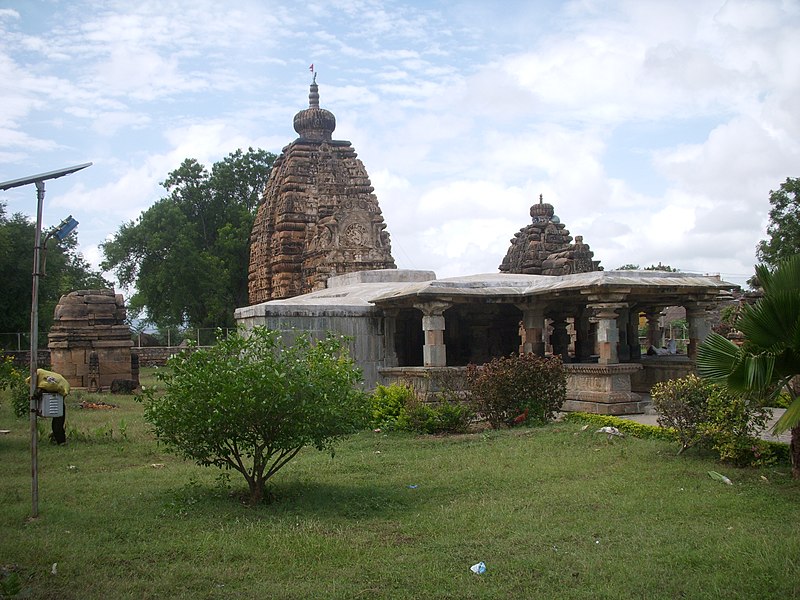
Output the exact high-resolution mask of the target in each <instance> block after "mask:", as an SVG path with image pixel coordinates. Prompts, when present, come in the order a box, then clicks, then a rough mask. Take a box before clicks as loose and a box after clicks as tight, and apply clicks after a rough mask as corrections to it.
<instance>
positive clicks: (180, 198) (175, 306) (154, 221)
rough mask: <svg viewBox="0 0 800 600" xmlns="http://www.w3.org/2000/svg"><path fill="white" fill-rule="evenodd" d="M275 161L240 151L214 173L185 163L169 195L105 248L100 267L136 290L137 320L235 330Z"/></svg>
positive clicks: (170, 181) (171, 179)
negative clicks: (253, 236)
mask: <svg viewBox="0 0 800 600" xmlns="http://www.w3.org/2000/svg"><path fill="white" fill-rule="evenodd" d="M274 160H275V155H274V154H272V153H270V152H266V151H264V150H253V149H252V148H249V149H248V151H247V152H243V151H241V150H237V151H236V152H233V153H231V154H229V155H228V156H227V157H225V158H224V159H223V160H222V161H220V162H217V163H214V165H213V166H212V167H211V172H210V173H209V172H208V171H207V170H206V168H205V167H204V166H203V165H201V164H200V163H199V162H197V160H195V159H191V158H189V159H186V160H184V161H183V163H182V164H181V166H180V167H179V168H178V169H176V170H175V171H172V172H171V173H170V174H169V175H168V176H167V178H166V180H165V181H164V182H163V183H162V186H163V187H164V188H165V189H166V190H167V191H168V192H169V195H168V196H167V197H165V198H162V199H161V200H159V201H158V202H156V203H155V204H154V205H153V206H151V207H150V208H149V209H147V210H146V211H144V212H143V213H142V214H141V215H140V216H139V218H138V219H137V220H136V222H133V221H129V222H127V223H124V224H123V225H122V226H121V227H120V228H119V230H118V231H117V233H116V234H115V235H114V237H113V238H112V239H111V240H110V241H108V242H106V243H105V244H103V245H102V250H103V254H104V260H103V263H102V267H103V268H104V269H107V270H113V271H114V273H115V275H116V277H117V279H118V280H119V282H120V284H121V285H123V286H126V287H135V290H136V291H135V293H134V294H133V296H132V297H131V298H130V300H129V302H130V309H131V312H132V314H134V315H138V314H144V315H145V316H146V318H147V320H148V321H150V322H152V323H154V324H156V325H158V326H160V327H164V328H167V327H177V326H182V325H191V326H194V327H217V326H219V327H231V326H233V325H234V319H233V311H234V309H236V308H237V307H239V306H245V305H246V304H247V272H248V263H249V256H250V231H251V229H252V227H253V220H254V219H255V213H256V209H257V207H258V204H259V200H260V197H261V193H262V191H263V190H264V188H265V187H266V183H267V179H268V178H269V174H270V170H271V168H272V163H273V162H274Z"/></svg>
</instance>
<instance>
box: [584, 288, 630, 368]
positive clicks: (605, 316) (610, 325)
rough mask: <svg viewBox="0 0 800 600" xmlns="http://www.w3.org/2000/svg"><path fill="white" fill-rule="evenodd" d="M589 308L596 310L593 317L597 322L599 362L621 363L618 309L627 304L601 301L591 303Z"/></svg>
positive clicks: (603, 363) (605, 363)
mask: <svg viewBox="0 0 800 600" xmlns="http://www.w3.org/2000/svg"><path fill="white" fill-rule="evenodd" d="M589 308H593V309H594V310H595V316H594V318H593V319H592V320H593V321H594V322H595V323H597V351H598V353H599V355H600V356H599V358H598V359H597V362H598V363H599V364H601V365H613V364H617V363H619V351H618V345H619V327H618V325H617V318H618V317H617V310H619V309H622V308H627V305H626V304H623V303H614V302H599V303H596V304H590V305H589Z"/></svg>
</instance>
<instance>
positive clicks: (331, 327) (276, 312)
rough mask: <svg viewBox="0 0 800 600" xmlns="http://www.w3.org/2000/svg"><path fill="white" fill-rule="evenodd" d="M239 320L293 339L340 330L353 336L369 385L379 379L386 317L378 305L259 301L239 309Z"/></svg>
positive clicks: (353, 348)
mask: <svg viewBox="0 0 800 600" xmlns="http://www.w3.org/2000/svg"><path fill="white" fill-rule="evenodd" d="M236 314H237V321H238V323H239V324H240V325H242V326H244V327H245V328H246V329H252V328H254V327H258V326H260V327H266V328H267V329H273V330H277V331H280V332H281V335H282V336H283V339H284V341H285V342H287V343H291V342H292V340H294V339H295V337H296V336H297V335H298V334H300V333H301V332H302V333H308V334H309V335H310V336H311V337H312V339H322V338H323V337H324V336H325V334H326V333H327V332H333V333H338V334H341V335H344V336H346V337H348V338H351V339H350V342H349V351H350V356H352V357H355V358H356V359H357V361H358V366H359V367H360V368H361V370H362V372H363V375H364V385H365V387H366V389H373V388H374V387H375V386H376V385H377V384H378V383H379V375H378V368H379V367H382V366H383V363H384V334H383V319H382V317H381V315H380V312H379V311H378V310H377V309H376V308H374V307H356V306H348V307H343V308H341V309H332V308H331V307H313V306H309V307H302V308H301V307H297V306H276V305H270V306H269V314H267V313H266V308H265V305H264V304H257V305H254V306H248V307H246V308H240V309H238V310H237V313H236Z"/></svg>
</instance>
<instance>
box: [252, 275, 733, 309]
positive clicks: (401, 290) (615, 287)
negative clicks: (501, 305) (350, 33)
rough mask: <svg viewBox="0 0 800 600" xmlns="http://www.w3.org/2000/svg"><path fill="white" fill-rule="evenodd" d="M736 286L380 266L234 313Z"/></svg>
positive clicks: (647, 297)
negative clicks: (447, 273)
mask: <svg viewBox="0 0 800 600" xmlns="http://www.w3.org/2000/svg"><path fill="white" fill-rule="evenodd" d="M736 287H738V286H736V285H734V284H732V283H728V282H726V281H722V280H721V279H720V277H719V276H715V275H696V274H692V273H668V272H666V271H593V272H591V273H577V274H574V275H561V276H551V275H520V274H508V273H484V274H480V275H467V276H463V277H449V278H445V279H436V274H435V273H434V272H433V271H414V270H403V269H382V270H376V271H359V272H355V273H348V274H346V275H342V276H338V277H332V278H331V279H329V280H328V287H327V288H326V289H324V290H319V291H316V292H311V293H309V294H303V295H302V296H295V297H293V298H286V299H283V300H271V301H268V302H262V303H261V304H254V305H252V306H246V307H242V308H238V309H236V318H237V319H241V318H247V317H254V316H263V315H265V314H283V315H290V314H292V313H296V312H298V311H299V312H302V313H307V312H309V311H311V312H313V311H314V310H315V309H316V310H320V311H331V310H334V311H335V310H337V309H338V310H340V311H345V312H351V313H361V314H366V313H369V312H372V311H373V310H374V309H375V308H376V307H379V308H391V307H393V306H412V305H413V304H416V303H419V302H426V301H432V300H445V301H452V302H476V301H477V302H481V301H495V302H496V301H505V302H525V301H526V299H533V298H538V297H541V298H542V299H543V300H545V301H546V300H548V299H553V300H560V301H571V302H581V303H586V302H587V301H603V300H602V298H603V297H611V296H624V300H623V301H634V302H639V303H652V304H658V305H661V306H679V305H681V304H682V303H684V302H687V301H713V300H719V299H723V298H724V297H726V296H727V295H728V294H729V292H730V290H732V289H735V288H736ZM598 298H599V299H598ZM620 299H622V298H620Z"/></svg>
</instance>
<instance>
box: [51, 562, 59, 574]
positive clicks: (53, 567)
mask: <svg viewBox="0 0 800 600" xmlns="http://www.w3.org/2000/svg"><path fill="white" fill-rule="evenodd" d="M50 575H58V563H53V566H52V567H51V568H50Z"/></svg>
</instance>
